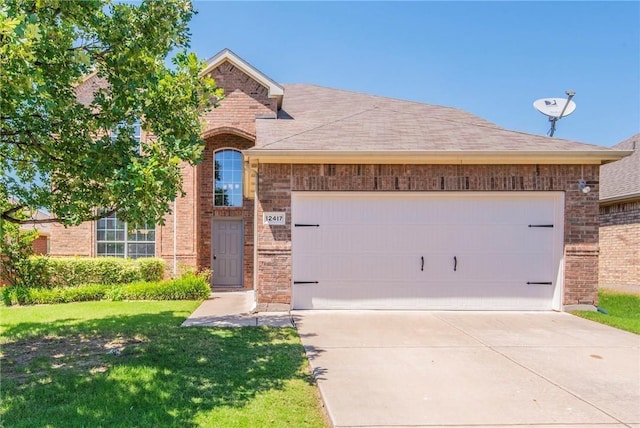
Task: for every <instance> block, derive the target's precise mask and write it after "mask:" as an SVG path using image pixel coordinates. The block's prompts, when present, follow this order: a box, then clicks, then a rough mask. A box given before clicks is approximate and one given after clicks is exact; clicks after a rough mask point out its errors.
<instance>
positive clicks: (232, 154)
mask: <svg viewBox="0 0 640 428" xmlns="http://www.w3.org/2000/svg"><path fill="white" fill-rule="evenodd" d="M213 168H214V177H215V180H216V183H215V190H214V197H213V205H215V206H217V207H241V206H242V153H240V152H239V151H237V150H220V151H219V152H216V154H215V156H214V165H213Z"/></svg>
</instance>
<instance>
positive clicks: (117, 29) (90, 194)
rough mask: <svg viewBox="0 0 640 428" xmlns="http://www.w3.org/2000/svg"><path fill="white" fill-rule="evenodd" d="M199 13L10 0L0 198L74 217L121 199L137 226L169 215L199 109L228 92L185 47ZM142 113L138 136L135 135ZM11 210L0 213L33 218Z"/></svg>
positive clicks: (170, 4)
mask: <svg viewBox="0 0 640 428" xmlns="http://www.w3.org/2000/svg"><path fill="white" fill-rule="evenodd" d="M193 13H194V12H193V9H192V6H191V2H190V1H185V0H171V1H162V2H157V1H143V2H142V3H139V4H124V3H116V4H111V3H110V2H108V1H99V0H92V1H82V2H68V1H40V0H37V1H36V0H6V1H5V2H4V3H3V6H1V7H0V39H1V40H2V43H1V44H0V68H2V73H0V200H8V198H9V197H11V198H13V200H14V201H15V202H14V205H15V204H17V205H19V206H24V207H29V208H32V209H33V208H40V209H45V210H47V211H50V212H51V213H52V214H53V215H54V216H55V218H56V219H57V221H59V222H61V223H63V224H66V225H75V224H78V223H80V222H82V221H86V220H89V219H92V218H95V217H96V216H97V215H98V214H97V213H98V212H99V211H98V209H99V208H107V209H117V210H118V211H119V217H120V218H122V220H124V221H128V222H129V223H131V224H132V225H133V226H135V225H137V224H142V223H145V222H147V221H149V222H159V221H161V219H162V217H163V216H164V214H165V213H166V212H168V210H169V203H170V202H171V201H172V200H173V199H175V197H176V195H178V194H180V193H181V184H182V183H181V175H180V169H181V167H182V165H183V162H187V163H189V164H195V163H197V162H198V161H199V159H200V156H201V152H202V148H203V145H204V143H203V141H202V139H201V133H202V132H201V131H202V129H201V123H200V114H201V113H202V112H203V111H205V110H207V109H209V108H211V107H212V103H211V100H215V99H216V98H220V97H221V96H222V91H221V90H220V89H218V88H217V87H216V85H215V82H214V81H213V80H212V79H211V78H209V77H204V78H200V77H199V76H198V73H199V71H200V70H201V69H202V67H203V63H202V61H200V60H199V59H198V58H197V57H196V56H195V55H194V54H192V53H188V52H187V51H186V48H187V47H188V43H189V28H188V23H189V20H190V19H191V16H192V15H193ZM171 52H177V53H176V54H175V55H174V57H173V58H172V59H171V63H172V66H171V67H170V68H169V67H167V66H166V65H165V63H166V58H167V56H168V55H169V54H170V53H171ZM214 97H216V98H214ZM136 122H142V129H143V132H142V141H139V140H138V139H136V138H133V136H132V135H131V133H132V130H133V125H134V123H136ZM115 128H118V129H119V132H118V133H117V135H116V136H115V137H114V138H111V137H110V135H111V131H112V130H114V129H115ZM11 213H12V212H11V211H9V210H7V209H4V210H2V211H0V217H2V218H4V219H5V220H8V221H11V222H24V221H25V219H21V218H17V217H15V216H13V215H12V214H11Z"/></svg>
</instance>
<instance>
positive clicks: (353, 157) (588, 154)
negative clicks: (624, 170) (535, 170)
mask: <svg viewBox="0 0 640 428" xmlns="http://www.w3.org/2000/svg"><path fill="white" fill-rule="evenodd" d="M244 153H245V156H246V157H247V158H248V159H250V160H255V161H258V162H260V163H298V164H300V163H306V164H309V163H310V164H319V163H335V164H380V163H387V164H594V165H600V164H602V163H603V162H607V161H616V160H618V159H622V158H623V157H625V156H628V155H629V154H631V153H632V152H631V151H626V150H606V151H561V152H558V151H547V152H545V151H519V152H505V151H477V152H474V151H424V150H422V151H395V152H394V151H342V150H341V151H328V150H260V149H249V150H246V151H245V152H244Z"/></svg>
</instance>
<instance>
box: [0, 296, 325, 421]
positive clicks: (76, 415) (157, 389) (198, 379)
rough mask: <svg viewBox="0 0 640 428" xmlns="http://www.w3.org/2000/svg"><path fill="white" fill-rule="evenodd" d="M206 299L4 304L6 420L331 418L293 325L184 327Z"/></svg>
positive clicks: (0, 332) (0, 338)
mask: <svg viewBox="0 0 640 428" xmlns="http://www.w3.org/2000/svg"><path fill="white" fill-rule="evenodd" d="M197 305H198V302H193V301H170V302H87V303H69V304H61V305H51V306H32V307H11V308H0V320H1V323H0V343H1V345H2V348H1V349H2V360H1V364H2V365H1V367H0V369H1V373H0V380H1V385H0V386H1V390H0V393H1V394H2V397H1V398H2V400H1V403H0V414H1V417H2V420H0V426H11V427H43V426H49V427H170V426H176V427H263V426H264V427H267V426H275V427H278V426H280V427H322V426H325V419H324V418H323V413H322V411H321V408H320V405H319V399H318V395H317V391H316V388H315V386H314V385H313V383H312V381H311V378H310V376H309V374H308V365H307V361H306V359H305V356H304V350H303V348H302V345H301V344H300V341H299V339H298V337H297V335H296V332H295V330H293V329H276V328H267V327H245V328H229V329H220V328H199V327H188V328H185V327H180V324H181V323H182V321H183V320H184V319H185V318H186V317H187V316H188V315H189V314H190V313H191V312H192V311H193V309H195V308H196V306H197Z"/></svg>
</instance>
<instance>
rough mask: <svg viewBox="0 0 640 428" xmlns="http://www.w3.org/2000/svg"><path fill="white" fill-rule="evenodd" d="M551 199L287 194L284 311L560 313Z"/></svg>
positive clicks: (559, 214)
mask: <svg viewBox="0 0 640 428" xmlns="http://www.w3.org/2000/svg"><path fill="white" fill-rule="evenodd" d="M563 205H564V201H563V194H562V193H561V192H473V193H471V192H466V193H461V192H456V193H451V192H447V193H444V192H443V193H422V192H421V193H417V192H413V193H406V192H397V193H396V192H389V193H380V192H376V193H372V192H366V193H359V192H348V193H347V192H294V193H293V195H292V257H293V272H292V273H293V275H292V279H293V308H295V309H444V310H447V309H453V310H550V309H559V308H560V304H561V302H560V294H561V293H560V292H561V288H562V284H561V278H562V272H561V266H562V252H563V251H562V249H563V244H562V243H563Z"/></svg>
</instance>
